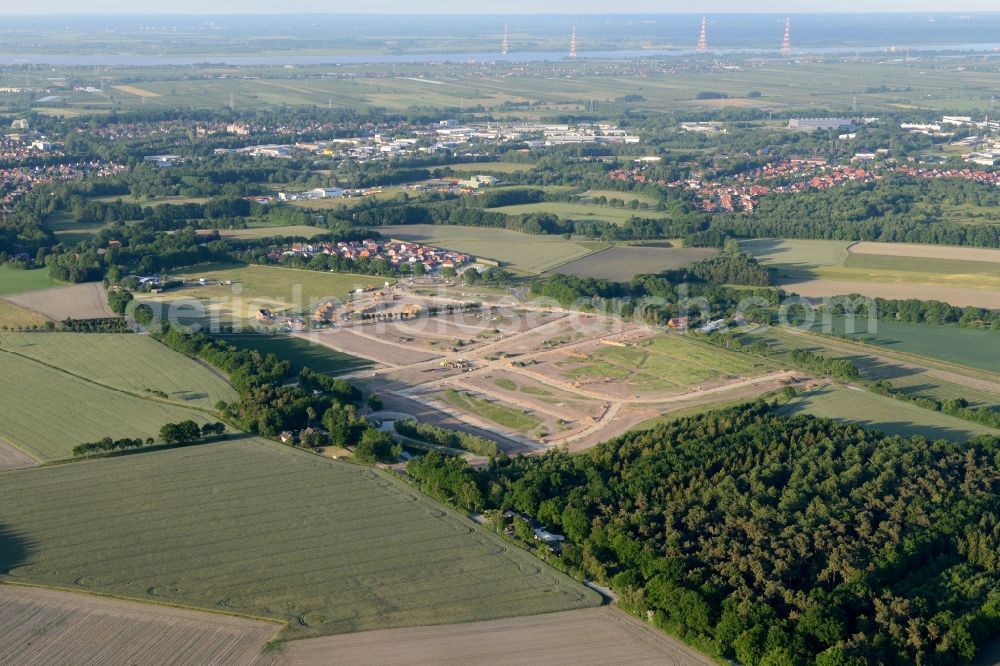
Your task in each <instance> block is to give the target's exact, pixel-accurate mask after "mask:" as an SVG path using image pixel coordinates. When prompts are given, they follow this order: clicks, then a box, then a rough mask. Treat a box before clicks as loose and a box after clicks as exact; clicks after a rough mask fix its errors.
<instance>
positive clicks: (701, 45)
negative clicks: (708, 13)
mask: <svg viewBox="0 0 1000 666" xmlns="http://www.w3.org/2000/svg"><path fill="white" fill-rule="evenodd" d="M695 50H696V51H697V52H698V53H704V52H705V51H707V50H708V19H706V18H705V17H704V16H702V17H701V34H700V35H699V36H698V45H697V46H696V47H695Z"/></svg>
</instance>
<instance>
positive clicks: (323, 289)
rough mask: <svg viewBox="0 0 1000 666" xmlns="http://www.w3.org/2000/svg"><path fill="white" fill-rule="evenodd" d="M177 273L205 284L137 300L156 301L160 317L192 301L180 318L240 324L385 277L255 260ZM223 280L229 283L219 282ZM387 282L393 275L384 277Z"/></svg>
mask: <svg viewBox="0 0 1000 666" xmlns="http://www.w3.org/2000/svg"><path fill="white" fill-rule="evenodd" d="M177 276H178V277H181V278H183V279H185V280H189V281H192V282H195V281H197V280H199V279H201V278H205V280H206V281H207V284H206V285H205V286H199V285H197V284H187V285H185V286H184V287H181V288H178V289H171V290H169V291H166V292H164V293H162V294H153V295H145V294H143V295H138V296H137V298H140V299H142V300H143V301H144V302H147V303H149V304H150V305H157V304H158V306H157V307H159V308H160V313H161V315H162V314H163V313H164V309H165V308H167V307H174V308H177V307H179V306H181V305H184V304H187V305H188V306H190V305H197V309H194V310H191V309H188V310H186V311H185V312H184V319H185V321H186V320H188V319H190V320H200V319H203V318H204V317H206V316H213V317H218V318H219V319H220V321H221V322H222V323H224V324H226V323H229V324H232V323H235V324H242V323H243V322H245V321H246V320H252V319H253V318H254V314H255V313H256V311H257V310H258V309H259V308H261V307H267V308H269V309H271V310H273V311H275V312H288V313H297V314H302V313H308V312H311V311H312V309H313V307H314V306H315V305H316V304H317V303H319V302H320V301H324V300H327V299H330V298H337V299H341V300H344V299H345V298H346V297H347V295H348V292H350V291H353V290H354V289H356V288H359V287H367V286H371V285H379V286H381V285H382V283H383V282H385V281H386V278H384V277H373V276H371V275H354V274H351V273H329V272H323V271H310V270H304V269H296V268H282V267H279V266H260V265H255V264H251V265H246V266H245V265H242V264H232V265H225V264H207V265H202V266H193V267H190V268H186V269H184V270H183V271H181V272H179V273H177ZM226 281H231V282H232V284H229V285H224V284H220V283H222V282H226ZM389 281H390V282H391V281H392V279H391V278H389ZM154 309H156V308H155V307H154Z"/></svg>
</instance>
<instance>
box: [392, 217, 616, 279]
mask: <svg viewBox="0 0 1000 666" xmlns="http://www.w3.org/2000/svg"><path fill="white" fill-rule="evenodd" d="M376 231H378V232H379V233H381V234H382V235H383V236H386V237H387V238H398V239H399V240H406V241H415V242H418V243H430V244H432V245H437V246H440V247H444V248H447V249H449V250H455V251H457V252H465V253H467V254H471V255H473V256H476V257H483V258H486V259H493V260H495V261H500V262H502V263H503V265H504V267H505V268H510V269H512V270H516V271H520V272H523V273H543V272H545V271H547V270H550V269H552V268H553V267H555V266H559V265H560V264H565V263H566V262H569V261H573V260H574V259H579V258H580V257H583V256H586V255H588V254H590V253H592V252H596V251H598V250H603V249H604V248H607V247H608V244H607V243H600V242H597V241H588V240H577V239H575V238H574V239H573V240H569V241H567V240H565V239H563V237H562V236H542V235H537V236H536V235H531V234H522V233H518V232H516V231H508V230H507V229H488V228H484V227H456V226H451V225H434V224H409V225H397V226H387V227H378V229H376Z"/></svg>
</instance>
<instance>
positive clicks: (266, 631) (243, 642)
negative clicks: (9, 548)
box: [0, 585, 280, 666]
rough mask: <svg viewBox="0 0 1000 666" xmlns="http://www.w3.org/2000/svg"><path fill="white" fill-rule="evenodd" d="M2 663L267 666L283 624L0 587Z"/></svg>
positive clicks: (90, 597)
mask: <svg viewBox="0 0 1000 666" xmlns="http://www.w3.org/2000/svg"><path fill="white" fill-rule="evenodd" d="M0 626H2V627H3V628H4V630H3V631H4V638H3V640H2V641H0V663H3V664H8V665H9V666H15V665H16V666H27V665H28V664H38V665H39V666H43V665H47V664H59V663H73V664H168V663H169V664H192V666H194V665H198V666H200V665H202V664H265V663H271V662H273V660H274V657H266V656H262V655H261V649H262V648H263V646H264V645H265V644H266V643H267V641H268V640H269V639H270V638H271V637H272V636H274V634H275V633H276V632H277V630H278V629H279V628H280V626H279V625H278V624H275V623H270V622H263V621H258V620H250V619H247V618H238V617H231V616H228V615H219V614H215V613H203V612H198V611H190V610H184V609H180V608H171V607H169V606H157V605H153V604H141V603H136V602H130V601H121V600H118V599H111V598H108V597H95V596H90V595H85V594H77V593H73V592H63V591H59V590H47V589H42V588H37V587H20V586H14V585H0Z"/></svg>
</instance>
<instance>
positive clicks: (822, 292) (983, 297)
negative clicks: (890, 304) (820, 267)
mask: <svg viewBox="0 0 1000 666" xmlns="http://www.w3.org/2000/svg"><path fill="white" fill-rule="evenodd" d="M775 282H776V283H777V284H778V285H779V286H780V287H781V288H782V289H784V290H785V291H787V292H790V293H796V294H799V295H800V296H804V297H806V298H809V299H822V298H829V297H830V296H842V295H845V294H861V295H862V296H870V297H872V298H888V299H892V298H896V299H907V298H916V299H921V300H935V301H943V302H945V303H950V304H951V305H955V306H958V307H966V306H970V305H971V306H975V307H980V308H990V309H998V308H1000V291H996V290H992V289H974V288H971V287H947V286H935V285H929V284H894V283H884V282H882V283H880V282H856V281H850V280H828V279H825V278H817V279H796V278H792V279H779V280H776V281H775Z"/></svg>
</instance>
